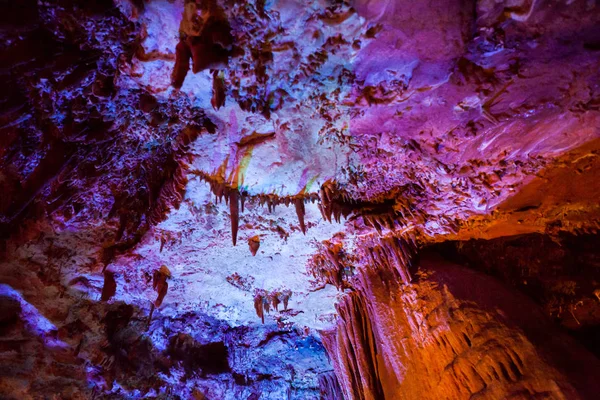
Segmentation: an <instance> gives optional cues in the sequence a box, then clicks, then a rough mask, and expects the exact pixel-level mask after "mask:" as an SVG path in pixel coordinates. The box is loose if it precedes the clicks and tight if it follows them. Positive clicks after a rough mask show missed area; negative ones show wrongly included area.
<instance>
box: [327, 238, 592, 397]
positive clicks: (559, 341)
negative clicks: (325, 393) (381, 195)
mask: <svg viewBox="0 0 600 400" xmlns="http://www.w3.org/2000/svg"><path fill="white" fill-rule="evenodd" d="M382 248H387V249H390V247H388V246H385V245H384V246H382ZM370 251H373V250H370ZM390 254H391V252H389V251H388V252H387V256H386V260H387V261H389V265H390V266H391V267H392V268H389V267H388V268H382V265H381V264H379V265H374V264H373V261H372V260H367V261H366V265H367V267H366V268H365V269H364V270H362V271H361V272H359V276H360V278H358V277H356V279H355V281H354V282H355V290H354V291H352V292H351V293H349V294H348V295H346V296H345V297H344V298H343V299H342V301H341V302H340V303H339V304H338V312H339V315H340V320H339V321H338V325H337V327H336V329H335V330H333V331H329V332H325V333H324V334H323V339H324V344H325V346H326V348H327V349H328V353H329V354H330V355H331V357H332V361H333V363H334V365H335V368H336V373H337V375H338V378H339V379H340V384H341V387H342V391H343V392H344V396H345V398H347V399H383V398H398V399H401V398H406V399H413V398H424V399H440V398H449V399H450V398H451V399H462V398H465V399H468V398H489V399H496V398H535V397H540V396H541V397H548V398H565V399H575V398H584V399H587V398H590V399H591V398H593V397H594V396H595V393H597V390H598V386H597V385H598V383H597V382H596V380H595V379H594V376H596V375H597V373H598V371H599V370H600V362H599V361H598V359H596V358H595V357H594V356H593V355H592V354H590V353H588V352H587V350H585V349H584V348H583V347H581V346H580V345H579V344H578V343H576V342H575V341H574V340H573V339H572V338H569V337H567V335H566V334H565V333H562V332H560V331H559V330H558V329H557V328H556V327H554V326H553V325H552V323H551V322H550V321H549V319H548V318H547V316H545V315H544V314H543V313H542V311H541V309H539V308H537V305H535V304H534V303H533V302H532V301H531V300H530V299H529V298H527V297H525V296H523V295H522V294H519V293H517V292H515V291H511V290H510V289H508V288H507V287H504V286H502V284H500V283H498V282H497V281H495V280H494V279H492V278H490V277H486V276H484V275H482V274H479V273H477V272H474V271H472V270H468V269H466V268H464V267H461V266H458V265H456V264H452V263H450V262H448V261H446V260H444V259H442V258H441V257H439V256H435V255H434V254H421V255H420V257H419V258H420V261H419V271H418V273H417V274H416V275H415V278H414V279H412V280H411V281H408V282H404V283H403V282H402V280H400V279H398V278H397V277H394V274H395V273H396V272H395V271H394V270H393V267H394V266H396V267H401V266H402V262H401V261H400V260H398V259H392V258H391V257H389V255H390ZM405 267H406V265H405Z"/></svg>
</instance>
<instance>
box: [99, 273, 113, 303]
mask: <svg viewBox="0 0 600 400" xmlns="http://www.w3.org/2000/svg"><path fill="white" fill-rule="evenodd" d="M116 293H117V282H116V280H115V273H114V272H112V271H110V270H108V269H107V270H105V271H104V286H103V287H102V295H101V297H100V301H108V300H110V299H111V298H112V297H113V296H114V295H115V294H116Z"/></svg>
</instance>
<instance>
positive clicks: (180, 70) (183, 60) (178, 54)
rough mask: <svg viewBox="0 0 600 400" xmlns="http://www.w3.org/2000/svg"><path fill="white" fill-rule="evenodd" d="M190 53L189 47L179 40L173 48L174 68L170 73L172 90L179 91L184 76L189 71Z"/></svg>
mask: <svg viewBox="0 0 600 400" xmlns="http://www.w3.org/2000/svg"><path fill="white" fill-rule="evenodd" d="M191 57H192V53H191V51H190V48H189V46H188V45H187V43H186V42H185V41H184V40H179V43H178V44H177V46H176V47H175V66H174V67H173V72H172V73H171V84H172V85H173V87H174V88H176V89H179V88H181V86H182V85H183V81H184V80H185V76H186V75H187V73H188V71H189V70H190V58H191Z"/></svg>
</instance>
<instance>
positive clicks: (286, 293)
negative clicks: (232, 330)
mask: <svg viewBox="0 0 600 400" xmlns="http://www.w3.org/2000/svg"><path fill="white" fill-rule="evenodd" d="M291 298H292V291H291V290H289V289H284V290H282V291H281V298H280V300H281V301H282V302H283V309H284V310H286V311H287V309H288V302H289V301H290V299H291Z"/></svg>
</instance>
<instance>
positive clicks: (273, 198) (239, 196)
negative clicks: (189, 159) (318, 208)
mask: <svg viewBox="0 0 600 400" xmlns="http://www.w3.org/2000/svg"><path fill="white" fill-rule="evenodd" d="M193 173H194V174H195V175H197V176H199V177H200V178H201V179H202V180H204V181H205V182H208V184H209V185H210V190H211V192H212V193H213V194H214V195H215V197H216V198H217V201H219V202H221V201H223V198H224V199H225V204H228V205H229V212H230V215H231V217H230V218H231V238H232V241H233V245H234V246H235V244H236V242H237V233H238V227H239V220H240V212H244V206H245V203H246V201H251V202H257V203H258V204H259V205H261V206H264V205H265V204H266V205H267V208H268V210H269V212H273V210H275V206H277V205H281V204H283V205H285V206H286V207H289V206H290V204H293V205H294V207H295V209H296V214H297V215H298V223H299V225H300V229H301V230H302V233H304V234H306V224H305V222H304V216H305V214H306V209H305V206H304V204H305V203H306V202H307V201H310V202H312V203H314V202H316V201H318V200H319V196H318V194H316V193H300V194H297V195H294V196H278V195H276V194H257V195H250V194H248V192H246V191H243V190H240V189H239V187H238V186H237V185H235V184H231V183H228V181H227V180H226V179H224V178H223V177H222V176H220V175H219V174H207V173H204V172H201V171H193Z"/></svg>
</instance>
